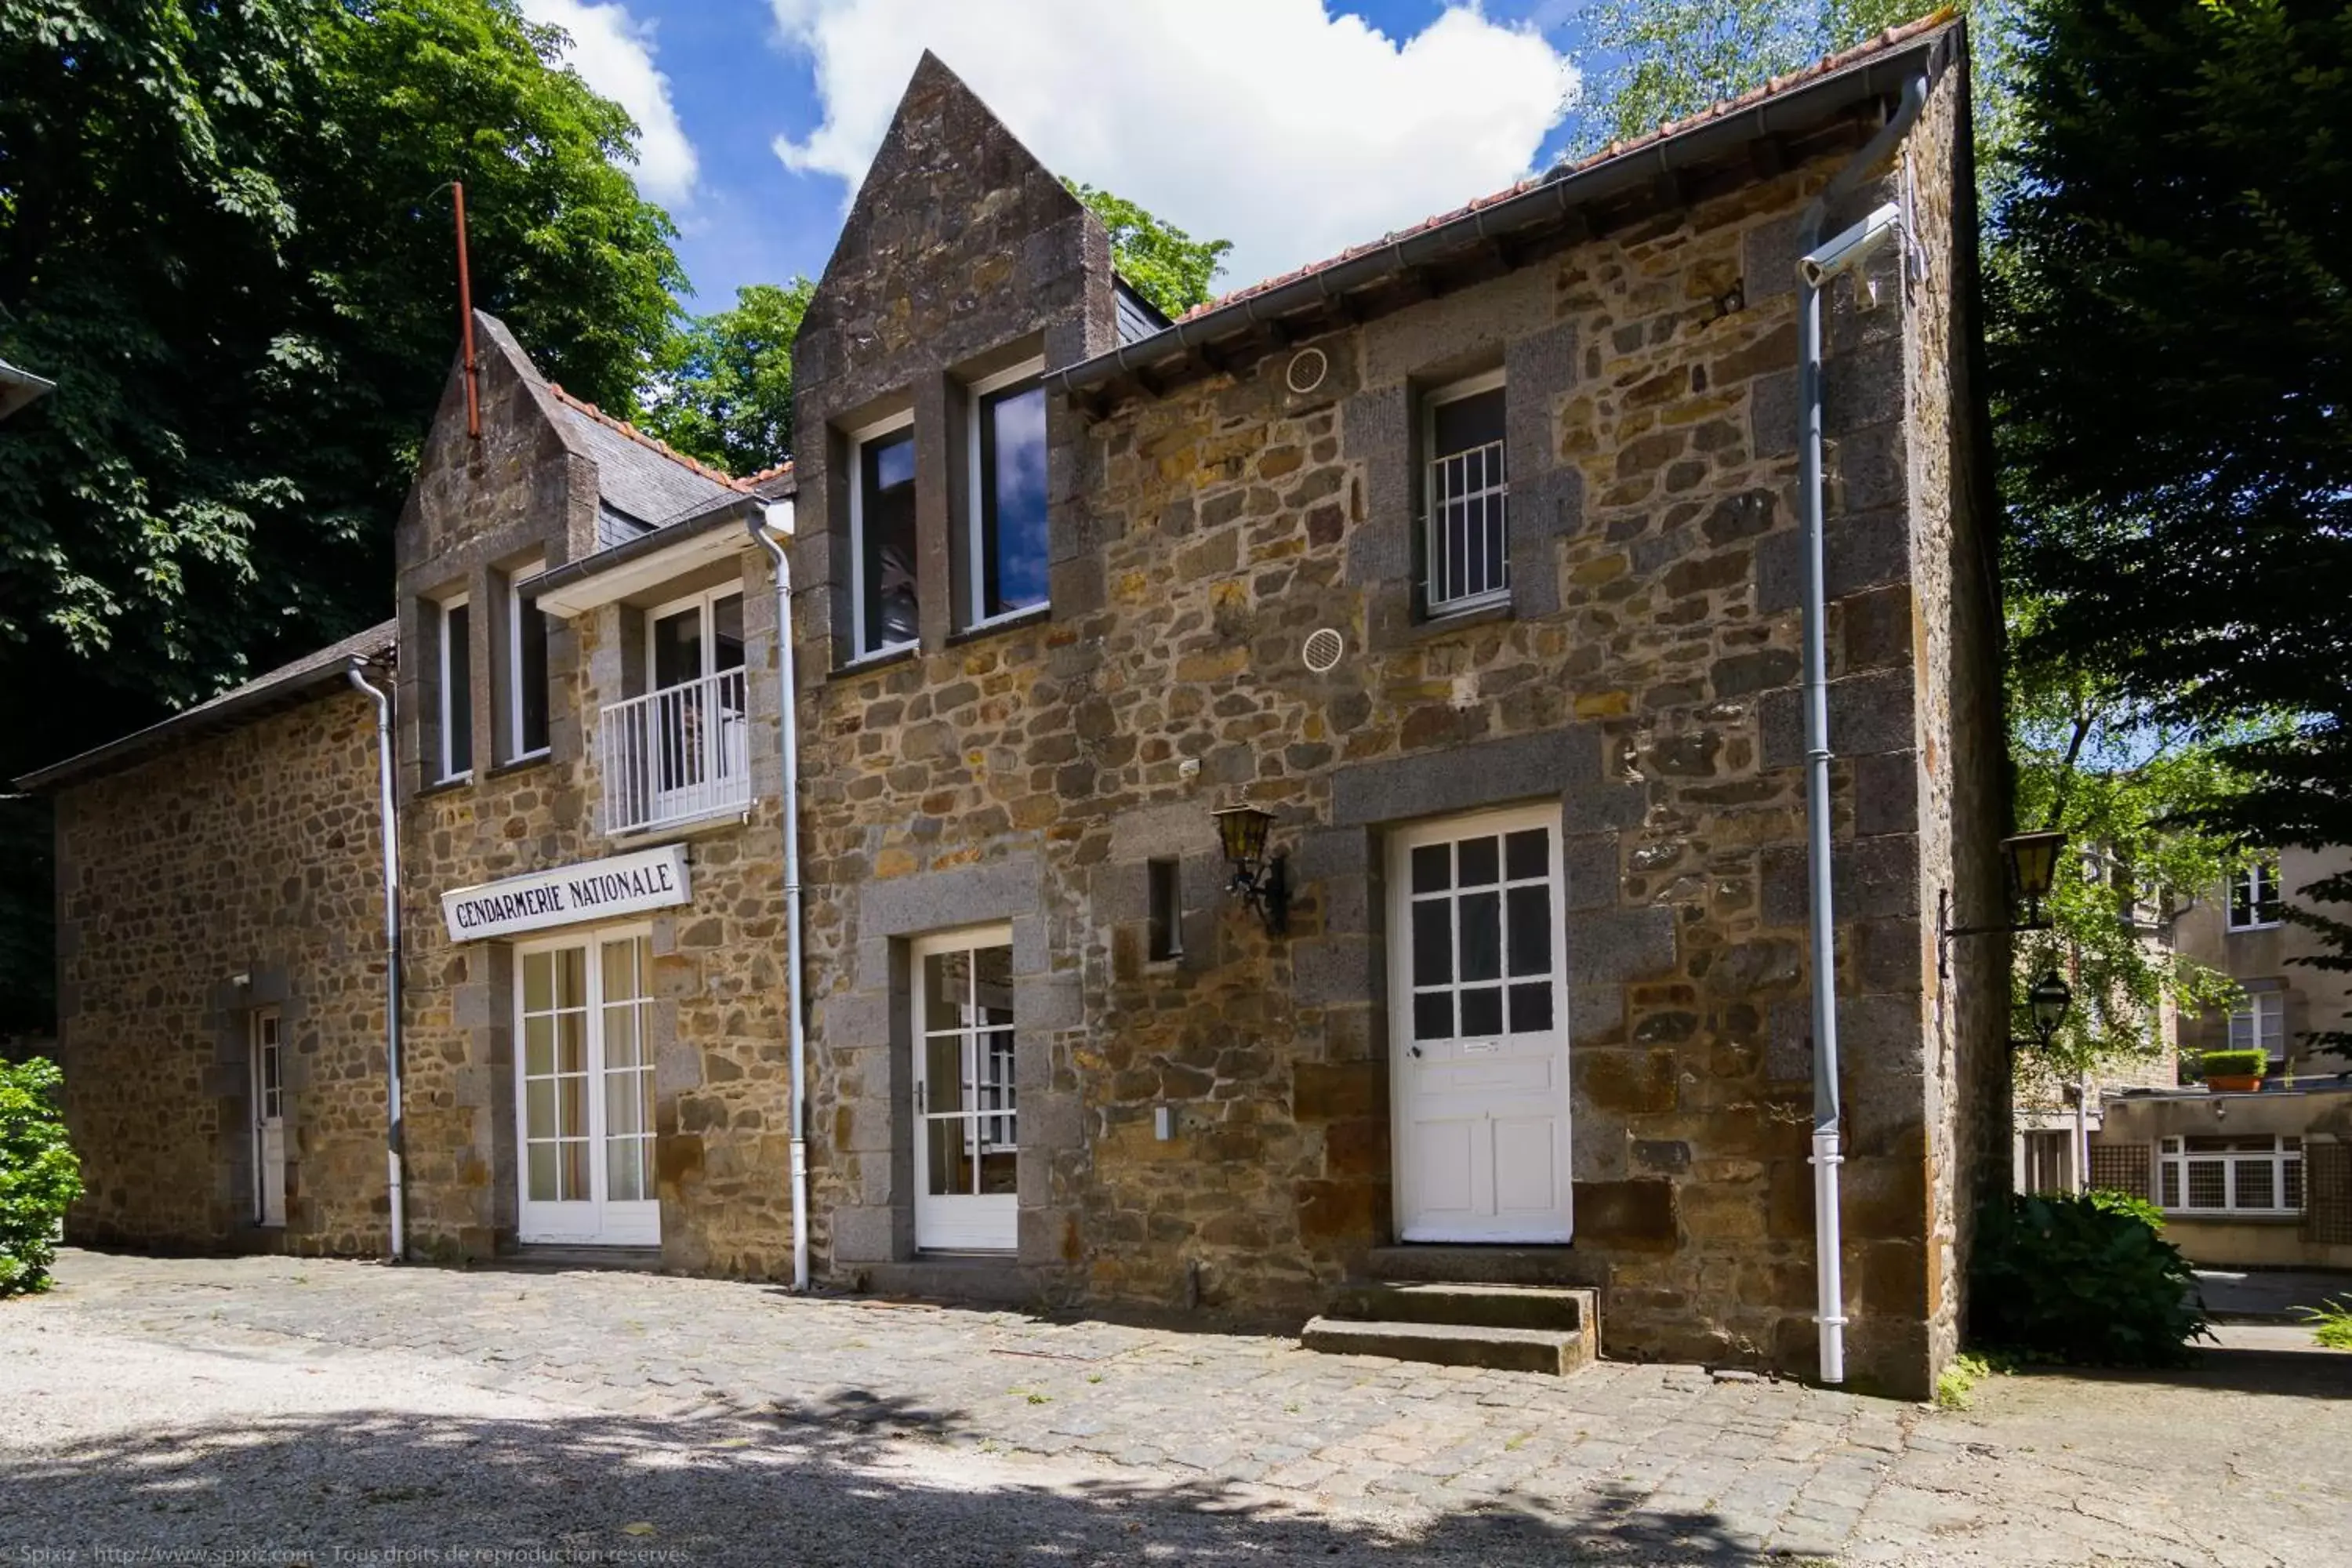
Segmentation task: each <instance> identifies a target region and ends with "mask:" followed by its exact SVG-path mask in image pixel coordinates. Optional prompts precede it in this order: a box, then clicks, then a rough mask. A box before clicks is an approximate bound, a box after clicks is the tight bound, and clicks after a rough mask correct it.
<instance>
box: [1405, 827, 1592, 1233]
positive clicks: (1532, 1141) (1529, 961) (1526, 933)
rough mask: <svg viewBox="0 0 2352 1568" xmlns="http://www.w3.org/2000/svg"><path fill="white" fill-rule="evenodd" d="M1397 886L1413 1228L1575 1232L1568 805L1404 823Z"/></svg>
mask: <svg viewBox="0 0 2352 1568" xmlns="http://www.w3.org/2000/svg"><path fill="white" fill-rule="evenodd" d="M1389 887H1390V890H1391V891H1390V909H1389V931H1390V942H1389V973H1390V976H1391V979H1390V993H1391V995H1390V1008H1389V1016H1390V1019H1391V1024H1390V1038H1391V1072H1392V1081H1393V1084H1394V1088H1395V1092H1394V1095H1393V1097H1392V1099H1393V1103H1394V1105H1395V1112H1394V1115H1395V1126H1394V1133H1395V1147H1396V1166H1397V1168H1396V1172H1395V1175H1396V1202H1397V1232H1398V1235H1399V1236H1400V1237H1402V1239H1404V1240H1406V1241H1456V1242H1461V1241H1467V1242H1481V1241H1483V1242H1564V1241H1566V1240H1568V1239H1569V1237H1570V1187H1569V1161H1568V1148H1569V1125H1568V1122H1569V1081H1568V989H1567V973H1566V964H1565V963H1564V962H1563V956H1562V947H1561V928H1562V926H1563V925H1564V923H1565V921H1564V919H1563V914H1564V900H1563V896H1562V887H1561V876H1560V859H1559V807H1558V806H1557V805H1544V806H1538V807H1530V808H1527V809H1524V810H1516V811H1505V812H1487V813H1482V814H1481V815H1479V816H1472V817H1461V818H1455V819H1453V820H1450V821H1444V822H1433V823H1426V824H1421V825H1417V826H1412V827H1410V828H1406V829H1402V830H1401V831H1399V832H1398V833H1396V834H1394V835H1393V836H1392V837H1391V859H1390V865H1389Z"/></svg>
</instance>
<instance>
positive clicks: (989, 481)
mask: <svg viewBox="0 0 2352 1568" xmlns="http://www.w3.org/2000/svg"><path fill="white" fill-rule="evenodd" d="M1044 369H1045V362H1044V361H1042V360H1033V361H1031V362H1030V363H1027V364H1024V365H1018V366H1015V367H1014V368H1013V369H1012V370H1009V371H1006V372H1004V373H1003V374H1001V375H996V376H992V377H990V378H989V379H987V380H985V381H982V382H980V383H978V384H975V385H974V386H973V387H972V389H971V497H972V500H971V515H970V517H969V518H968V520H967V523H966V527H967V534H968V538H967V545H968V549H969V555H968V559H967V561H966V567H965V569H966V573H967V575H968V577H969V579H970V581H971V605H968V606H967V624H969V625H972V626H983V625H986V624H987V623H988V622H990V621H993V620H1001V619H1003V617H1004V616H1015V615H1019V614H1020V613H1021V612H1022V611H1024V610H1030V609H1034V608H1035V607H1036V606H1038V605H1042V604H1044V603H1045V580H1046V552H1045V387H1044V386H1043V385H1042V384H1039V381H1038V376H1039V374H1041V373H1042V372H1043V371H1044Z"/></svg>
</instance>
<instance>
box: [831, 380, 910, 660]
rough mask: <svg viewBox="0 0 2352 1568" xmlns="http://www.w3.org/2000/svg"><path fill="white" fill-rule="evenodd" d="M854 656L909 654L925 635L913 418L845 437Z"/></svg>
mask: <svg viewBox="0 0 2352 1568" xmlns="http://www.w3.org/2000/svg"><path fill="white" fill-rule="evenodd" d="M849 474H850V486H849V563H850V632H851V639H852V640H851V653H852V656H853V657H855V658H868V657H871V656H873V655H876V654H885V653H891V652H894V651H896V650H898V649H899V648H902V647H913V646H915V643H916V641H917V640H918V639H919V637H921V635H922V628H921V625H920V620H921V602H920V600H919V598H918V596H917V583H916V570H915V559H916V543H915V416H914V414H913V413H912V412H911V411H910V412H908V413H905V414H900V415H897V416H893V417H891V418H888V419H885V420H883V421H881V422H880V423H879V424H876V425H870V426H866V428H864V429H862V430H857V431H853V432H852V433H851V435H850V438H849Z"/></svg>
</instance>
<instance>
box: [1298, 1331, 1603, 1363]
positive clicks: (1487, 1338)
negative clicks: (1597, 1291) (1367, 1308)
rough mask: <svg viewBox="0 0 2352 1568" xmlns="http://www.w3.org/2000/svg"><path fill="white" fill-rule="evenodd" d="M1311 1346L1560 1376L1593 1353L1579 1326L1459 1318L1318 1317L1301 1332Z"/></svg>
mask: <svg viewBox="0 0 2352 1568" xmlns="http://www.w3.org/2000/svg"><path fill="white" fill-rule="evenodd" d="M1298 1337H1299V1342H1301V1343H1302V1344H1304V1345H1305V1346H1306V1347H1307V1349H1308V1350H1311V1351H1320V1352H1323V1353H1325V1354H1327V1355H1378V1356H1388V1357H1391V1359H1393V1360H1396V1361H1417V1362H1427V1363H1430V1364H1431V1365H1433V1366H1483V1367H1491V1368H1493V1369H1495V1370H1496V1371H1498V1372H1540V1373H1550V1374H1552V1375H1553V1376H1560V1375H1563V1374H1565V1373H1571V1372H1575V1371H1578V1370H1579V1369H1580V1368H1581V1367H1583V1366H1584V1365H1585V1363H1588V1362H1590V1361H1591V1359H1592V1351H1591V1342H1590V1341H1588V1340H1587V1339H1586V1338H1585V1336H1584V1334H1583V1332H1582V1331H1579V1330H1570V1331H1565V1332H1563V1331H1556V1330H1551V1329H1497V1328H1482V1327H1476V1326H1467V1325H1464V1324H1459V1323H1394V1322H1370V1323H1367V1322H1354V1321H1348V1320H1346V1319H1341V1318H1316V1319H1313V1320H1311V1321H1308V1323H1307V1327H1306V1328H1305V1329H1304V1330H1303V1331H1300V1333H1299V1336H1298Z"/></svg>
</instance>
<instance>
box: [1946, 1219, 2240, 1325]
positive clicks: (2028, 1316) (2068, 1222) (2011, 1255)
mask: <svg viewBox="0 0 2352 1568" xmlns="http://www.w3.org/2000/svg"><path fill="white" fill-rule="evenodd" d="M1969 1278H1970V1289H1969V1332H1970V1335H1971V1337H1972V1338H1973V1339H1975V1340H1976V1341H1977V1342H1979V1344H1983V1345H1987V1346H1990V1347H1993V1348H1995V1349H1999V1350H2003V1351H2010V1352H2017V1353H2020V1354H2022V1355H2026V1356H2030V1357H2034V1358H2047V1359H2051V1360H2056V1361H2062V1362H2074V1363H2081V1364H2084V1365H2093V1366H2176V1365H2179V1363H2182V1362H2184V1361H2186V1360H2188V1359H2189V1342H2190V1341H2192V1340H2194V1339H2196V1338H2197V1337H2198V1336H2199V1335H2200V1334H2204V1333H2206V1332H2207V1330H2206V1328H2205V1314H2204V1313H2203V1311H2202V1310H2200V1309H2199V1308H2198V1307H2197V1306H2195V1305H2194V1304H2193V1295H2192V1288H2193V1287H2194V1286H2195V1284H2196V1282H2197V1277H2196V1275H2195V1273H2194V1272H2193V1271H2192V1270H2191V1269H2190V1268H2189V1264H2188V1261H2187V1260H2186V1259H2185V1258H2182V1257H2181V1256H2180V1249H2179V1247H2174V1246H2173V1245H2172V1244H2171V1243H2170V1242H2168V1241H2167V1240H2165V1239H2164V1237H2163V1216H2162V1215H2158V1213H2157V1211H2156V1210H2154V1209H2153V1208H2150V1207H2149V1206H2148V1205H2146V1204H2144V1203H2142V1202H2140V1201H2139V1200H2138V1199H2137V1198H2133V1197H2128V1196H2126V1195H2125V1194H2122V1193H2105V1192H2089V1193H2081V1194H2074V1195H2072V1196H2063V1197H2061V1196H2054V1195H2048V1194H2036V1195H2027V1194H2002V1195H2001V1196H2000V1197H1999V1198H1996V1199H1994V1200H1993V1201H1992V1202H1991V1203H1990V1204H1988V1205H1986V1206H1985V1208H1984V1209H1983V1211H1982V1212H1981V1213H1980V1214H1979V1215H1978V1217H1977V1239H1976V1246H1975V1247H1974V1249H1973V1250H1972V1251H1971V1253H1970V1255H1969Z"/></svg>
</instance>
